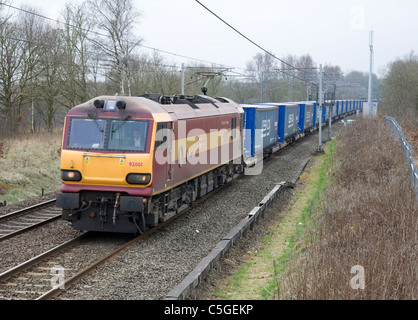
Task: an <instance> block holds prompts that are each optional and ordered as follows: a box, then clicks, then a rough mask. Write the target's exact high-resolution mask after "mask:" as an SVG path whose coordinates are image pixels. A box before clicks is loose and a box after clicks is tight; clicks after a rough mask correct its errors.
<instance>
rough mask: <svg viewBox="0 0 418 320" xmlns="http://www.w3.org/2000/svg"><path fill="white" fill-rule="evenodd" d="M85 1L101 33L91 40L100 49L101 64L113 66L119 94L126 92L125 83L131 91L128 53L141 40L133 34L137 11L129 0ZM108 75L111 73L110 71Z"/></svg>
mask: <svg viewBox="0 0 418 320" xmlns="http://www.w3.org/2000/svg"><path fill="white" fill-rule="evenodd" d="M88 4H89V7H90V11H91V18H92V20H93V22H94V25H95V27H96V30H97V31H98V33H100V34H102V35H104V36H103V37H102V36H99V38H95V39H92V40H93V41H94V43H95V44H96V45H97V46H98V47H99V48H100V49H101V50H102V51H103V55H104V57H105V61H104V65H105V66H106V67H107V68H109V69H110V68H116V70H117V73H116V76H117V78H116V79H112V80H113V81H115V82H116V83H118V84H119V88H120V91H121V94H125V83H126V84H127V87H128V88H127V90H128V94H129V95H130V94H131V72H130V66H129V62H130V61H131V60H130V55H131V54H133V51H134V50H135V49H136V48H138V46H139V44H140V43H141V41H142V40H141V39H139V38H137V37H136V36H135V35H134V28H135V23H136V22H137V21H138V18H139V17H140V13H139V11H138V10H136V9H135V8H134V6H133V3H132V0H89V1H88ZM96 35H97V34H96ZM107 75H108V76H109V77H110V76H111V75H112V73H108V74H107Z"/></svg>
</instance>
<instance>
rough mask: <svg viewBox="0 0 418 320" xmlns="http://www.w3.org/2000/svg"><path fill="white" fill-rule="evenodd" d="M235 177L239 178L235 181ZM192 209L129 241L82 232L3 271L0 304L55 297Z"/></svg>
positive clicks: (121, 235) (123, 235)
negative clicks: (8, 301)
mask: <svg viewBox="0 0 418 320" xmlns="http://www.w3.org/2000/svg"><path fill="white" fill-rule="evenodd" d="M239 177H241V176H238V177H237V178H235V179H239ZM227 186H228V184H225V185H223V186H220V187H218V188H217V189H215V190H213V192H211V193H209V194H207V195H205V196H203V197H202V198H200V199H198V200H197V201H196V202H195V203H194V205H197V204H198V203H200V202H202V201H205V200H206V199H208V198H209V197H211V196H213V195H215V194H216V193H218V192H219V191H221V190H222V189H224V188H225V187H227ZM194 205H192V206H190V207H188V208H185V209H184V210H183V211H181V212H180V213H179V214H177V215H175V216H173V217H171V218H170V219H168V220H167V221H165V222H162V223H160V224H159V225H157V226H156V227H154V228H152V229H150V230H148V231H147V232H146V233H144V234H143V235H140V236H136V237H133V236H132V235H125V234H113V233H110V234H109V233H95V232H85V233H83V234H81V235H80V236H78V237H76V238H73V239H71V240H68V241H66V242H64V243H62V244H60V245H58V246H56V247H54V248H52V249H49V250H48V251H45V252H44V253H42V254H40V255H38V256H36V257H34V258H32V259H30V260H28V261H26V262H23V263H21V264H19V265H17V266H15V267H13V268H11V269H9V270H6V271H4V272H3V273H1V274H0V300H1V299H5V300H47V299H51V298H53V297H55V296H58V295H59V294H60V293H61V292H62V291H65V290H68V289H69V288H70V287H71V286H72V285H73V284H75V283H77V282H78V281H80V280H81V279H82V278H83V277H84V276H86V275H87V274H89V273H90V272H91V271H92V270H94V269H95V268H97V267H99V266H100V265H102V264H104V263H105V262H106V261H109V260H110V259H112V258H113V257H114V256H116V255H118V254H119V253H120V252H122V251H124V250H126V249H128V248H129V247H130V246H132V245H134V244H135V243H137V242H139V241H141V240H143V239H144V238H145V237H148V236H150V235H151V234H153V233H155V232H157V231H158V230H159V229H161V228H162V227H164V226H165V225H166V224H169V223H170V222H171V221H173V220H175V219H177V218H179V217H180V216H182V215H183V214H185V213H187V211H189V209H191V208H193V207H194ZM92 252H93V253H94V254H92ZM80 257H81V258H80Z"/></svg>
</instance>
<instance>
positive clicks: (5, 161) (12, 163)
mask: <svg viewBox="0 0 418 320" xmlns="http://www.w3.org/2000/svg"><path fill="white" fill-rule="evenodd" d="M1 145H2V150H1V152H0V154H2V157H0V188H1V189H0V190H1V192H0V202H3V201H6V202H7V203H8V204H11V203H15V202H19V201H22V200H26V199H30V198H34V197H37V196H40V195H41V193H42V189H44V192H45V193H49V192H54V191H57V190H58V189H59V187H60V185H61V181H60V153H59V149H60V145H61V134H60V133H58V132H56V133H40V134H25V135H20V136H17V137H13V138H10V139H7V140H3V141H2V144H1Z"/></svg>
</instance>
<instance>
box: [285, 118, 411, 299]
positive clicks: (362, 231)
mask: <svg viewBox="0 0 418 320" xmlns="http://www.w3.org/2000/svg"><path fill="white" fill-rule="evenodd" d="M339 139H340V142H339V143H338V150H337V151H336V152H335V156H333V157H332V159H331V168H330V170H329V174H328V178H330V181H331V182H330V184H329V186H328V188H327V191H326V194H325V197H323V198H322V201H321V202H322V203H321V204H320V205H319V207H317V208H315V209H312V211H313V212H312V213H311V214H312V220H311V224H310V226H309V227H307V229H306V233H305V236H304V237H303V238H302V239H300V240H299V243H298V244H297V245H296V246H295V247H296V248H298V249H297V250H296V254H295V257H293V258H292V259H291V262H290V263H289V267H288V268H287V271H286V272H285V273H284V274H282V275H281V277H280V279H279V282H280V284H281V289H280V292H279V298H281V299H344V300H348V299H417V298H418V291H417V290H418V274H417V252H418V240H417V230H418V220H417V215H418V204H417V202H416V201H415V200H414V192H413V190H412V188H411V185H410V179H409V172H408V167H407V165H406V161H405V158H404V157H403V153H402V151H401V147H400V143H399V142H398V141H396V140H394V139H393V138H392V134H391V132H390V131H389V130H388V129H387V128H386V127H385V125H384V124H383V121H382V120H381V119H376V120H363V119H359V120H357V121H356V123H354V124H352V125H351V126H349V127H348V128H347V130H345V132H344V133H343V134H342V135H341V137H340V138H339ZM355 266H361V267H363V268H364V280H365V281H364V289H361V288H358V287H357V289H353V286H352V284H353V285H354V287H356V284H357V285H358V284H360V283H361V281H359V280H358V279H357V281H354V280H356V278H354V277H357V276H359V275H360V273H359V271H358V270H359V269H355V270H354V269H353V273H351V271H352V268H353V267H355ZM350 281H351V282H350Z"/></svg>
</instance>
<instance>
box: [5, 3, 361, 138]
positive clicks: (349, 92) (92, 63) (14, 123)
mask: <svg viewBox="0 0 418 320" xmlns="http://www.w3.org/2000/svg"><path fill="white" fill-rule="evenodd" d="M140 18H141V14H140V12H139V11H138V9H137V8H135V7H134V6H133V2H132V0H85V1H84V2H83V3H82V4H79V5H75V4H71V2H70V1H69V2H68V4H67V5H66V7H65V9H64V11H63V12H62V13H61V17H60V18H59V22H58V21H55V20H52V19H49V18H48V17H45V16H43V15H42V14H41V13H39V12H37V10H36V9H35V8H33V7H31V6H29V5H25V6H22V7H21V8H14V7H13V6H11V5H10V0H0V70H1V71H0V136H4V135H11V134H15V133H17V132H19V131H22V130H25V131H28V130H30V131H32V132H34V131H37V130H39V129H40V128H43V127H46V128H47V129H48V130H52V128H53V127H54V125H55V124H57V123H58V124H60V122H61V121H62V119H63V115H64V114H65V113H66V112H67V111H68V110H69V109H70V108H72V107H73V106H75V105H77V104H79V103H82V102H84V101H86V100H88V99H90V98H92V97H95V96H98V95H102V94H111V95H114V94H119V95H141V94H144V93H160V94H165V95H172V94H178V93H180V90H181V72H180V70H181V66H179V65H177V64H174V63H170V62H169V61H168V59H167V58H165V57H164V56H163V55H162V54H161V53H159V52H158V51H154V52H153V53H151V54H150V53H149V51H148V53H147V52H145V50H144V48H143V47H141V44H142V39H141V38H139V37H138V36H137V35H136V34H137V32H134V30H135V28H136V22H138V21H140ZM282 61H284V62H285V63H283V62H282V63H279V61H278V60H277V59H274V58H273V57H272V56H271V55H268V54H266V53H264V54H261V53H260V54H257V55H256V56H254V57H252V58H251V57H250V60H249V62H248V64H247V68H246V69H245V70H243V71H235V70H229V71H228V72H227V73H219V74H216V72H213V73H212V74H213V76H212V77H210V76H209V78H211V79H210V81H209V82H208V85H207V89H208V91H207V92H208V95H211V96H226V97H229V98H231V99H233V100H235V101H236V102H238V103H251V102H259V101H269V100H270V101H290V100H294V101H297V100H306V99H308V98H309V96H311V98H312V99H316V92H317V87H316V85H315V84H314V82H316V81H317V75H318V70H317V69H315V68H317V64H316V63H315V62H314V61H313V59H312V57H311V56H310V55H309V54H306V55H303V56H301V57H297V56H292V55H289V56H287V57H283V58H282ZM288 64H290V65H292V66H295V67H296V68H293V69H292V68H289V67H288ZM216 67H218V69H216ZM219 67H221V66H215V65H208V64H203V63H201V62H194V63H188V64H187V65H186V66H185V68H184V70H185V77H184V79H185V93H186V94H199V93H201V87H202V86H203V85H204V84H205V83H206V81H207V80H208V75H206V76H204V75H202V74H203V73H202V72H200V73H199V72H198V70H206V71H207V70H209V71H210V70H219ZM325 72H326V75H327V76H326V78H325V79H324V80H325V85H326V86H329V90H332V88H333V84H336V92H337V98H340V99H341V98H354V97H365V96H366V95H367V92H366V88H367V81H363V80H364V78H365V77H366V78H367V77H368V75H367V74H361V73H358V74H353V73H350V74H348V75H346V76H344V75H343V73H342V72H341V68H340V67H339V66H332V65H326V66H325ZM306 80H307V81H306ZM364 84H366V86H365V85H364ZM326 88H328V87H326ZM327 90H328V89H327Z"/></svg>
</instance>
